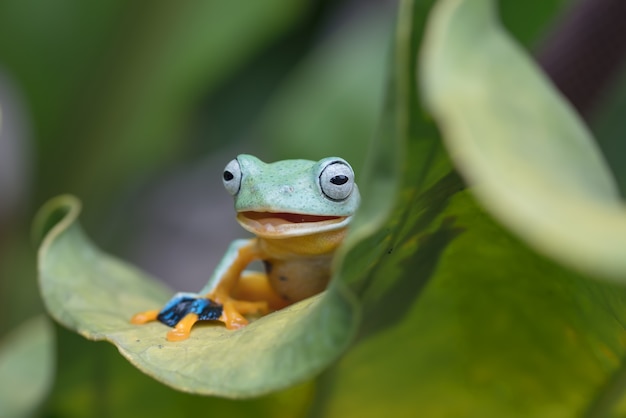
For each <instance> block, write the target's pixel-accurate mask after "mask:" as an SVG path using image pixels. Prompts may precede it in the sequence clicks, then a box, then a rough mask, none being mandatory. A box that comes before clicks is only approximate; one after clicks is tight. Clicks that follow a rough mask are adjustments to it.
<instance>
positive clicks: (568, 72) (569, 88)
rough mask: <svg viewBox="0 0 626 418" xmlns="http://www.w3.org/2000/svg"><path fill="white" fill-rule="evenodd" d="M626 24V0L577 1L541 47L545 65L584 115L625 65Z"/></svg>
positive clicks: (556, 82)
mask: <svg viewBox="0 0 626 418" xmlns="http://www.w3.org/2000/svg"><path fill="white" fill-rule="evenodd" d="M625 22H626V1H624V0H578V1H575V2H573V4H572V6H571V7H570V9H569V10H568V11H567V12H566V13H565V15H564V16H563V17H562V19H561V21H560V22H557V24H556V25H555V26H554V29H553V30H552V33H551V34H549V36H548V38H547V39H546V41H545V43H544V45H543V47H542V48H541V49H540V52H539V57H538V59H539V63H540V65H541V66H542V67H543V68H544V70H545V71H546V73H547V74H548V75H549V77H550V78H551V79H552V80H553V82H554V83H555V84H556V86H557V87H558V88H559V90H561V92H562V93H563V94H564V95H565V96H566V97H567V98H568V99H569V100H570V102H571V103H572V104H573V105H574V107H575V108H576V109H577V110H578V112H579V113H580V114H581V115H582V116H583V117H584V118H585V119H588V118H589V117H590V116H591V113H592V112H593V110H594V106H595V105H596V104H597V103H598V102H599V101H601V99H602V98H603V95H604V93H605V92H606V91H607V89H608V88H610V86H611V82H612V81H613V80H614V78H615V77H616V76H617V74H618V73H619V70H620V69H621V68H622V64H623V63H624V57H625V55H626V24H625Z"/></svg>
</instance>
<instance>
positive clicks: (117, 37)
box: [0, 0, 308, 212]
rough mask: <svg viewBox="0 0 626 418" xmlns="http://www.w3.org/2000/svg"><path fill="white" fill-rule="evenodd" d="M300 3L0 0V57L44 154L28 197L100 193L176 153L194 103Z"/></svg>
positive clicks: (101, 196)
mask: <svg viewBox="0 0 626 418" xmlns="http://www.w3.org/2000/svg"><path fill="white" fill-rule="evenodd" d="M307 7H308V4H307V3H306V2H290V1H284V0H262V1H256V2H253V3H250V4H247V5H246V7H241V5H240V4H237V3H233V2H214V1H192V2H165V3H154V2H151V1H142V0H140V1H136V2H123V1H119V0H111V1H94V2H83V1H80V0H68V1H63V2H61V3H56V4H54V5H51V4H49V3H47V2H45V1H41V0H27V1H21V0H6V1H3V2H1V3H0V65H2V67H3V68H5V69H6V70H7V71H9V72H10V73H11V75H12V76H13V79H15V80H16V81H17V82H18V83H19V85H20V87H21V88H22V89H23V90H24V92H25V95H26V97H27V99H28V101H29V105H30V108H31V110H32V111H33V116H34V121H33V122H34V124H35V126H36V130H35V132H36V140H37V145H38V151H39V155H42V156H45V158H41V161H40V162H39V163H40V164H39V166H38V178H37V187H38V190H37V192H38V197H40V198H43V197H48V196H50V195H51V194H54V193H59V192H61V191H63V192H64V191H68V190H69V191H72V192H74V193H79V194H80V195H81V196H82V197H83V198H84V199H85V200H86V201H88V202H91V201H93V202H96V201H98V202H106V201H107V199H109V198H110V197H111V195H112V194H115V193H118V192H119V189H120V188H121V187H125V186H127V185H128V183H129V181H130V182H132V181H133V180H136V179H139V178H142V177H143V176H145V175H146V174H147V173H149V172H150V171H151V170H152V169H154V167H155V166H158V165H159V164H163V163H166V162H169V161H172V159H173V158H175V157H176V156H177V155H180V154H181V153H182V152H183V151H184V148H183V147H181V145H184V144H185V141H184V140H183V139H184V133H183V131H184V126H185V124H186V121H188V120H189V115H190V113H191V111H192V109H193V106H194V104H195V103H196V102H197V101H199V100H200V98H202V97H203V96H205V95H206V94H207V92H210V91H211V90H212V89H214V88H215V87H216V86H218V85H219V83H220V82H221V81H223V80H224V79H226V78H227V77H228V76H229V75H231V74H232V72H233V71H235V70H236V69H237V68H238V67H239V66H240V65H241V64H243V63H245V62H246V61H248V60H250V59H251V58H252V57H254V55H255V54H256V53H258V51H259V50H260V49H261V48H262V47H264V46H266V45H267V44H268V43H270V42H271V41H272V40H274V39H275V38H276V37H277V35H279V34H281V33H283V32H284V31H285V30H286V29H287V28H289V27H291V26H292V25H293V24H294V23H295V22H296V21H297V20H298V19H299V18H300V17H301V16H302V14H303V12H304V11H305V10H306V9H307ZM207 140H209V141H210V140H211V138H207ZM67 149H72V158H68V157H67V155H68V154H67V152H65V150H67ZM77 172H80V173H81V175H80V176H77V175H76V174H75V173H77ZM136 181H138V180H136ZM131 184H132V183H131ZM98 207H100V205H99V206H98ZM94 212H95V211H94Z"/></svg>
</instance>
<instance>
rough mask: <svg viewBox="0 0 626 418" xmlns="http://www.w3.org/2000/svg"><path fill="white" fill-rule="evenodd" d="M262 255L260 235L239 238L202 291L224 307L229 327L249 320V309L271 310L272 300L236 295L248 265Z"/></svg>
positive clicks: (221, 319)
mask: <svg viewBox="0 0 626 418" xmlns="http://www.w3.org/2000/svg"><path fill="white" fill-rule="evenodd" d="M259 258H261V253H260V251H259V247H258V241H257V239H256V238H253V239H249V240H236V241H234V242H233V243H232V244H231V246H230V247H229V248H228V251H227V252H226V254H225V255H224V258H223V259H222V261H221V262H220V263H219V265H218V266H217V269H216V270H215V273H214V275H213V277H212V278H211V280H209V283H207V286H205V288H204V289H203V291H202V292H201V293H206V294H205V298H207V299H210V300H213V301H215V302H217V303H219V304H220V305H222V307H223V311H222V315H221V316H220V318H219V320H220V321H222V322H223V323H224V324H225V325H226V327H227V328H228V329H237V328H241V327H242V326H245V325H247V324H248V320H247V319H246V318H245V317H244V315H245V314H248V313H267V312H268V304H267V302H265V301H261V302H249V301H243V300H237V299H235V298H233V296H232V295H233V292H234V290H235V287H236V286H237V284H238V282H239V280H240V278H241V275H242V273H243V271H244V269H245V268H246V267H247V266H248V264H250V263H251V262H252V261H254V260H256V259H259Z"/></svg>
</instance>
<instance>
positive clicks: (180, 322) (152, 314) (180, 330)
mask: <svg viewBox="0 0 626 418" xmlns="http://www.w3.org/2000/svg"><path fill="white" fill-rule="evenodd" d="M268 312H269V309H268V304H267V302H265V301H261V302H249V301H243V300H236V299H233V298H231V297H220V298H219V300H218V299H217V296H216V297H212V296H211V295H208V296H204V297H202V296H200V295H197V294H193V293H179V294H177V295H176V296H174V297H173V298H172V299H170V301H169V302H167V304H166V305H165V307H163V309H161V310H160V311H158V310H150V311H145V312H140V313H138V314H136V315H135V316H133V317H132V318H131V320H130V322H131V323H133V324H145V323H147V322H151V321H159V322H161V323H163V324H165V325H167V326H170V327H172V328H173V329H172V330H170V331H169V332H168V333H167V339H168V341H181V340H185V339H187V338H189V334H190V332H191V328H192V327H193V325H194V324H195V323H196V322H198V321H204V320H218V321H221V322H223V323H224V324H225V325H226V327H227V328H228V329H237V328H241V327H243V326H245V325H247V324H248V320H247V319H246V318H245V317H244V315H247V314H255V313H258V314H266V313H268Z"/></svg>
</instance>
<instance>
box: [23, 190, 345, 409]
mask: <svg viewBox="0 0 626 418" xmlns="http://www.w3.org/2000/svg"><path fill="white" fill-rule="evenodd" d="M79 207H80V204H79V203H78V201H77V200H76V199H75V198H73V197H69V196H61V197H59V198H56V199H54V200H52V201H50V202H49V203H48V204H47V205H46V206H45V207H44V208H43V209H42V210H41V212H40V214H39V216H38V219H37V221H36V226H35V230H36V231H37V232H38V233H39V234H45V232H46V231H49V232H48V233H47V234H46V235H45V239H44V241H43V243H42V245H41V247H40V251H39V275H40V287H41V293H42V296H43V299H44V302H45V304H46V307H47V309H48V311H49V312H50V313H51V314H52V316H53V317H54V318H55V319H56V320H57V321H59V322H60V323H61V324H63V325H65V326H67V327H68V328H70V329H72V330H75V331H77V332H78V333H80V334H81V335H83V336H85V337H87V338H90V339H93V340H108V341H110V342H112V343H114V344H115V345H116V346H117V347H118V349H119V350H120V352H121V353H122V355H124V356H125V357H126V358H127V359H128V360H129V361H130V362H131V363H133V364H134V365H135V366H137V367H138V368H139V369H141V370H142V371H144V372H145V373H146V374H148V375H150V376H152V377H154V378H155V379H157V380H160V381H161V382H163V383H166V384H168V385H170V386H172V387H174V388H176V389H178V390H181V391H186V392H191V393H198V394H207V395H208V394H210V395H220V396H225V397H231V398H242V397H250V396H257V395H261V394H264V393H268V392H270V391H275V390H278V389H282V388H285V387H288V386H291V385H293V384H295V383H298V382H301V381H304V380H306V379H308V378H310V377H311V376H313V375H314V374H316V373H319V372H320V371H321V370H322V369H323V368H325V367H326V366H327V365H328V364H329V363H330V362H332V361H333V360H335V359H336V358H337V357H338V355H339V354H340V353H341V352H342V351H343V350H344V349H345V347H346V345H347V344H348V342H349V341H350V340H351V338H352V336H353V334H354V330H355V325H356V310H355V307H354V305H353V302H352V300H351V298H350V296H349V294H347V293H346V290H345V289H343V288H341V287H340V286H339V284H337V285H336V286H333V287H331V288H330V289H329V290H328V291H327V292H325V293H324V294H323V295H320V296H318V297H315V298H310V299H308V300H306V301H303V302H301V303H298V304H296V305H293V306H291V307H289V308H286V309H283V310H281V311H278V312H275V313H273V314H270V315H267V316H265V317H263V318H261V319H259V320H257V321H255V322H253V323H251V324H250V325H248V326H247V327H244V328H242V329H240V330H236V331H229V330H226V329H225V328H224V327H223V326H220V325H205V326H202V325H197V326H196V327H194V331H193V333H192V335H191V337H190V338H189V339H188V340H185V341H182V342H174V343H173V342H168V341H167V340H166V339H165V334H166V332H167V330H168V327H166V326H165V325H163V324H161V323H158V322H156V323H151V324H147V325H142V326H138V325H132V324H130V323H129V319H130V318H131V316H132V315H133V314H134V313H136V312H138V311H142V310H147V309H156V308H159V307H161V306H163V304H164V303H165V302H166V301H167V299H168V298H169V297H170V296H171V295H172V292H168V291H167V290H165V289H163V288H162V287H161V286H159V285H158V283H157V282H156V281H154V280H153V279H150V278H148V277H146V276H145V275H144V274H142V273H141V272H139V271H137V270H136V269H133V268H132V267H130V266H128V265H125V264H123V263H121V262H119V261H117V260H115V259H113V258H111V257H109V256H107V255H106V254H103V253H102V252H100V251H99V250H98V249H96V248H95V247H94V246H93V245H92V244H91V243H90V242H89V241H88V240H87V239H86V237H85V236H84V234H83V232H82V230H81V229H80V226H79V225H78V224H77V222H76V220H77V217H78V214H79V212H80V208H79Z"/></svg>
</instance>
